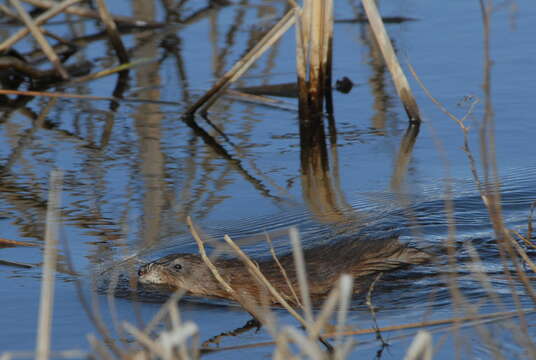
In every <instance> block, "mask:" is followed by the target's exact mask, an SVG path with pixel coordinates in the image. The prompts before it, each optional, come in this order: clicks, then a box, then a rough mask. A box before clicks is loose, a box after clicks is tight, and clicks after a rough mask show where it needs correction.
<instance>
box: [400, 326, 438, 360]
mask: <svg viewBox="0 0 536 360" xmlns="http://www.w3.org/2000/svg"><path fill="white" fill-rule="evenodd" d="M432 348H433V346H432V335H430V333H429V332H427V331H419V332H418V333H417V335H416V336H415V338H414V339H413V342H412V343H411V345H410V347H409V349H408V351H407V353H406V356H405V357H404V360H432V352H433V351H432V350H433V349H432Z"/></svg>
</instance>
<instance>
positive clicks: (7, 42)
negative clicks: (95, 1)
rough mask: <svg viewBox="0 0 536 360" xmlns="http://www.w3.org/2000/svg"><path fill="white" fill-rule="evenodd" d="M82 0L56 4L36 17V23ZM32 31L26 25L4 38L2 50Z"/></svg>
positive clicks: (42, 21)
mask: <svg viewBox="0 0 536 360" xmlns="http://www.w3.org/2000/svg"><path fill="white" fill-rule="evenodd" d="M80 1H82V0H65V1H63V2H61V3H59V4H54V6H53V7H51V8H50V9H48V10H47V11H45V12H44V13H42V14H41V15H39V16H38V17H36V18H35V19H34V20H33V21H34V23H35V25H37V26H39V25H42V24H44V23H45V22H46V21H47V20H49V19H51V18H53V17H54V16H56V15H58V14H59V13H61V12H63V11H64V10H65V9H67V8H68V7H69V6H71V5H73V4H76V3H78V2H80ZM29 33H30V29H29V28H28V27H24V28H22V29H20V30H19V31H17V32H16V33H15V34H13V35H12V36H11V37H10V38H9V39H7V40H4V42H3V43H2V44H0V51H4V50H7V49H9V48H10V47H12V46H13V45H15V43H16V42H18V41H19V40H21V39H22V38H24V37H25V36H26V35H28V34H29Z"/></svg>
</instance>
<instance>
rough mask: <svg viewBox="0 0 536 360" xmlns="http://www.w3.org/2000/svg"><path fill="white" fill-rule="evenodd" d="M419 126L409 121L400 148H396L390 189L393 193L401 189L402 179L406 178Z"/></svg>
mask: <svg viewBox="0 0 536 360" xmlns="http://www.w3.org/2000/svg"><path fill="white" fill-rule="evenodd" d="M419 128H420V124H419V123H416V124H413V123H410V124H409V125H408V128H407V129H406V132H405V133H404V136H403V137H402V140H401V142H400V149H399V150H398V155H397V157H396V161H395V166H394V169H393V175H392V176H391V191H393V192H394V193H397V194H398V193H401V192H402V190H403V184H404V179H405V178H406V173H407V171H408V164H409V162H410V160H411V153H412V152H413V145H415V142H416V141H417V135H419Z"/></svg>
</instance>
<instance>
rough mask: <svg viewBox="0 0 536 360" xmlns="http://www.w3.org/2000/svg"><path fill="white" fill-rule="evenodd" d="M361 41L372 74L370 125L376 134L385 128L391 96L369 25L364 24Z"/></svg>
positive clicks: (380, 133) (380, 56)
mask: <svg viewBox="0 0 536 360" xmlns="http://www.w3.org/2000/svg"><path fill="white" fill-rule="evenodd" d="M361 40H362V42H363V43H364V44H365V45H367V46H368V48H369V58H370V61H369V64H370V67H371V68H372V75H371V76H370V78H369V81H368V82H369V84H370V87H371V91H372V95H373V96H374V104H373V108H374V110H375V113H374V115H373V116H372V127H373V128H374V129H376V130H378V131H377V132H375V133H376V134H378V135H382V134H383V133H384V130H385V120H386V119H387V110H388V108H389V106H390V101H391V96H390V95H389V93H388V92H387V91H386V84H385V73H386V70H387V69H386V67H385V61H384V60H383V58H382V54H381V51H380V49H379V48H378V43H377V42H376V39H375V38H374V36H373V35H372V33H371V31H370V27H369V25H366V27H365V28H364V31H363V33H362V37H361Z"/></svg>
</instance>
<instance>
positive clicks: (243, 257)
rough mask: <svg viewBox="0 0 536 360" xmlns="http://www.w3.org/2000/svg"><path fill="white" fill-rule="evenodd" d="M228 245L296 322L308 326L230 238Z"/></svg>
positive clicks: (226, 236) (226, 237)
mask: <svg viewBox="0 0 536 360" xmlns="http://www.w3.org/2000/svg"><path fill="white" fill-rule="evenodd" d="M223 238H224V239H225V241H226V242H227V244H229V246H230V247H231V248H232V249H233V251H234V252H235V253H236V254H237V255H238V257H239V258H240V259H241V260H242V261H243V262H244V264H245V265H246V266H247V268H248V269H249V270H250V271H251V273H252V274H253V275H254V276H255V277H256V279H257V280H258V281H259V282H260V283H261V284H262V285H264V286H265V287H266V288H267V289H268V291H269V292H270V294H271V295H272V296H273V297H274V298H275V299H276V300H277V301H278V302H279V303H280V304H281V305H282V306H283V307H284V308H285V309H286V310H287V311H288V312H289V313H290V314H291V315H292V316H294V318H296V320H298V321H299V322H300V323H301V324H302V325H303V326H306V321H305V320H304V319H303V317H302V316H301V315H300V314H298V313H297V312H296V310H294V308H293V307H292V306H290V304H289V303H288V302H287V301H286V300H285V298H284V297H283V296H282V295H281V294H280V293H279V292H278V291H277V290H276V289H275V288H274V287H273V286H272V284H271V283H270V282H269V281H268V279H266V277H265V276H264V275H263V274H262V272H261V271H260V270H259V268H258V267H257V265H255V263H254V262H253V261H251V259H250V258H249V257H248V256H247V255H246V254H245V253H244V252H243V251H242V249H240V247H238V245H236V244H235V242H234V241H233V240H232V239H231V238H230V237H229V236H228V235H225V236H224V237H223Z"/></svg>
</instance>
